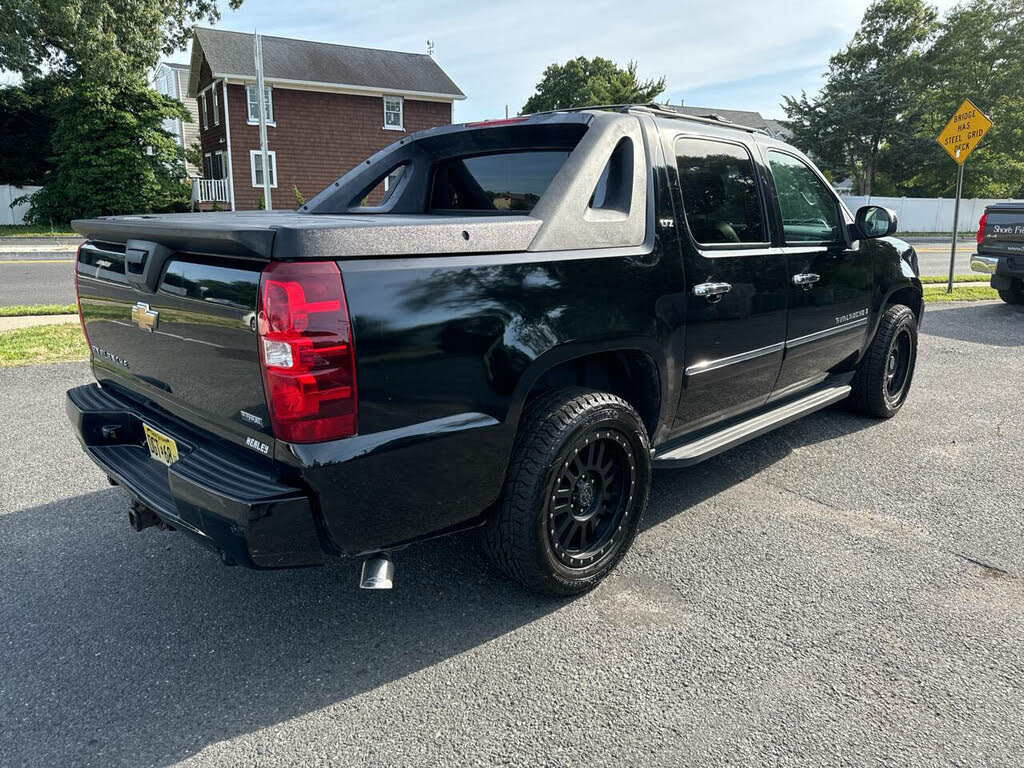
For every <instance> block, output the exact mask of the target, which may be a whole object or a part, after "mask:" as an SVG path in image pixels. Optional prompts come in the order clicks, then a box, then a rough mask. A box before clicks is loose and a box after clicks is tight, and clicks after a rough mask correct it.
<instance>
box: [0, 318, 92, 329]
mask: <svg viewBox="0 0 1024 768" xmlns="http://www.w3.org/2000/svg"><path fill="white" fill-rule="evenodd" d="M77 322H78V315H30V316H27V317H0V333H3V332H4V331H16V330H18V329H19V328H30V327H31V326H33V325H59V324H60V323H77Z"/></svg>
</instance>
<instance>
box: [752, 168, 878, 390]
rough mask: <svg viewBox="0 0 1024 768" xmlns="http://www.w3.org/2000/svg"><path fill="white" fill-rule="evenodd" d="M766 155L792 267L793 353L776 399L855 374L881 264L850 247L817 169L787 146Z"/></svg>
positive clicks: (839, 211)
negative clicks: (848, 372) (828, 379)
mask: <svg viewBox="0 0 1024 768" xmlns="http://www.w3.org/2000/svg"><path fill="white" fill-rule="evenodd" d="M765 157H766V160H767V165H768V168H769V169H770V171H771V177H772V181H773V186H774V191H775V194H774V196H773V197H774V201H773V203H774V205H773V208H774V214H775V217H776V219H777V221H778V224H779V229H780V230H781V232H780V236H781V238H782V242H783V244H784V246H785V251H786V262H787V265H788V268H789V275H788V282H789V286H788V290H789V325H788V330H787V332H786V355H785V360H784V361H783V363H782V371H781V372H780V374H779V381H778V383H777V384H776V385H775V393H774V394H773V399H774V398H775V397H783V396H785V395H787V394H790V393H795V392H797V391H799V390H801V389H806V388H807V387H811V386H813V385H815V384H817V383H818V382H820V381H822V380H824V379H825V378H826V377H827V376H828V375H830V374H833V373H839V372H842V371H844V370H850V369H852V366H853V363H854V362H855V360H856V358H857V355H858V354H859V352H860V349H861V348H862V346H863V344H864V338H865V336H866V334H867V331H868V315H869V311H870V307H871V298H872V292H873V290H874V265H873V263H872V259H871V258H870V249H867V248H865V249H860V248H859V244H858V243H853V244H851V243H850V241H849V236H848V235H847V227H848V224H849V222H848V221H847V218H846V217H847V214H846V211H845V209H844V208H843V206H842V205H841V204H840V202H839V199H838V197H837V196H836V194H835V193H834V192H833V191H832V188H831V187H830V186H829V184H828V183H827V182H826V181H825V180H824V178H822V177H821V176H820V174H818V172H817V171H816V170H814V168H812V167H811V166H810V165H809V164H808V163H806V162H805V161H804V160H803V159H801V158H800V157H798V156H796V155H795V154H791V153H789V152H785V151H782V150H779V149H774V148H773V149H768V150H767V151H766V152H765ZM854 246H858V247H854Z"/></svg>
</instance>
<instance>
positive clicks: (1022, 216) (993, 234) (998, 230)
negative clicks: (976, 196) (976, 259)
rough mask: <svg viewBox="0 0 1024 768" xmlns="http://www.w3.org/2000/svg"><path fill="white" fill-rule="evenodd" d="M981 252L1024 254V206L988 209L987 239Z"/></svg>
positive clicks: (986, 221)
mask: <svg viewBox="0 0 1024 768" xmlns="http://www.w3.org/2000/svg"><path fill="white" fill-rule="evenodd" d="M978 251H979V252H980V253H985V254H991V255H994V256H995V255H1007V256H1010V255H1014V254H1018V255H1024V206H1016V205H1015V206H1012V207H1011V206H1007V205H999V206H992V207H990V208H988V210H987V211H986V218H985V239H984V241H983V242H982V244H981V245H980V246H978Z"/></svg>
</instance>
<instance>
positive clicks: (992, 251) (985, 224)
mask: <svg viewBox="0 0 1024 768" xmlns="http://www.w3.org/2000/svg"><path fill="white" fill-rule="evenodd" d="M971 269H972V270H974V271H975V272H981V273H983V274H986V275H992V280H991V285H992V287H993V288H995V289H996V290H997V291H999V298H1001V299H1002V300H1003V301H1005V302H1006V303H1007V304H1024V203H1019V202H1018V203H1013V202H1008V203H995V204H994V205H990V206H988V208H986V209H985V213H984V214H983V215H982V217H981V220H980V221H979V222H978V251H977V253H975V254H974V255H973V256H971Z"/></svg>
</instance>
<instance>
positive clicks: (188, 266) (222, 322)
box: [77, 240, 272, 453]
mask: <svg viewBox="0 0 1024 768" xmlns="http://www.w3.org/2000/svg"><path fill="white" fill-rule="evenodd" d="M147 249H148V250H147ZM264 265H265V262H263V261H261V260H257V259H255V258H252V259H246V258H240V257H234V258H224V257H219V256H206V255H194V254H190V253H184V252H178V251H174V250H171V249H168V248H166V247H164V246H159V245H156V244H155V243H139V242H137V241H131V240H130V241H128V242H127V243H126V244H125V243H106V242H102V241H94V240H92V241H88V242H86V243H85V245H83V246H82V248H81V251H80V252H79V259H78V265H77V271H78V273H77V277H78V291H79V296H80V300H81V307H82V316H83V319H84V322H85V330H86V333H87V335H88V338H89V344H90V346H91V348H92V362H93V370H94V372H95V374H96V378H97V379H98V380H99V381H100V382H101V383H102V384H104V385H114V386H117V387H119V388H120V389H121V390H123V391H126V392H128V393H130V394H133V395H135V396H136V397H142V398H144V399H146V400H149V401H151V402H153V403H155V404H156V405H158V406H161V407H162V408H164V409H165V410H167V411H169V412H171V413H173V414H175V415H176V416H178V417H180V418H182V419H184V420H186V421H188V422H191V423H193V424H196V425H198V426H200V427H202V428H205V429H207V430H208V431H211V432H214V433H216V434H219V435H221V436H224V437H228V438H229V439H231V440H233V441H234V442H237V443H240V444H242V445H248V447H250V448H253V449H254V450H257V451H259V452H261V453H267V452H269V451H270V448H271V446H272V440H271V439H270V434H271V430H270V419H269V417H268V414H267V406H266V401H265V398H264V394H263V382H262V378H261V372H260V363H259V356H258V337H257V333H256V330H257V323H256V302H257V294H258V290H259V279H260V271H261V269H262V268H263V266H264Z"/></svg>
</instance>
